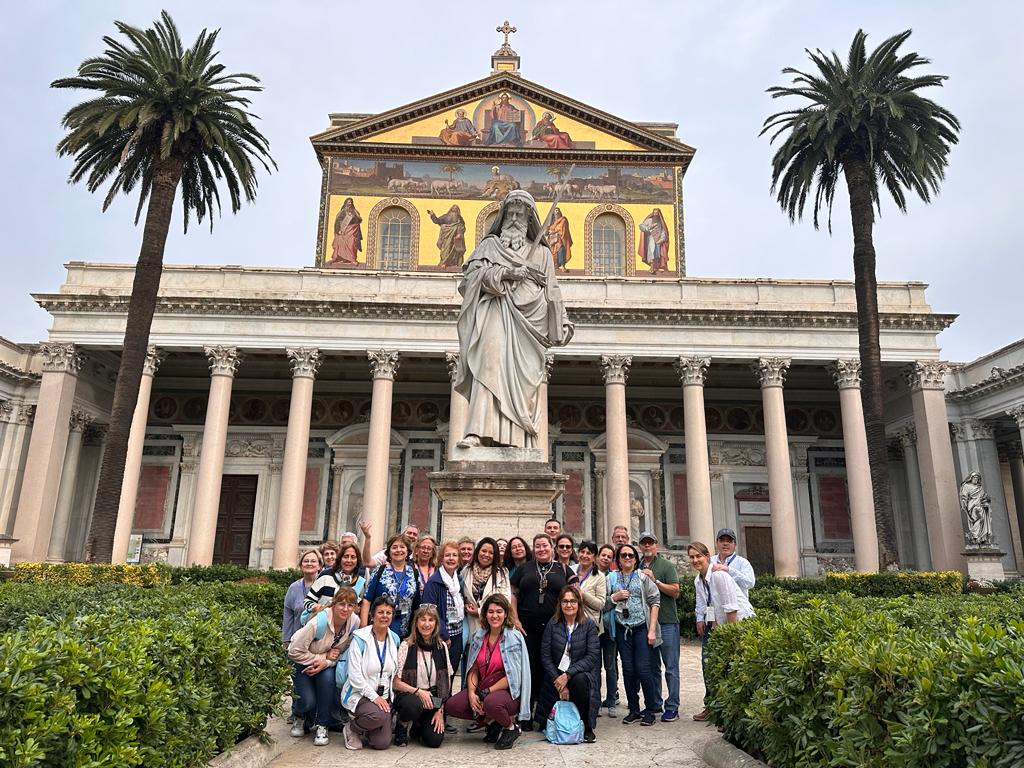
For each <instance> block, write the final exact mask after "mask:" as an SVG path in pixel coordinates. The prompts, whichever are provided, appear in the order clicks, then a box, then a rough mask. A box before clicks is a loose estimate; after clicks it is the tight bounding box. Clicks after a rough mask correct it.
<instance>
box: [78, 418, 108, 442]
mask: <svg viewBox="0 0 1024 768" xmlns="http://www.w3.org/2000/svg"><path fill="white" fill-rule="evenodd" d="M107 429H108V425H107V424H97V423H96V422H90V423H89V426H88V427H86V428H85V433H84V434H83V435H82V442H83V443H84V444H85V445H91V446H98V445H103V441H104V440H105V439H106V437H107Z"/></svg>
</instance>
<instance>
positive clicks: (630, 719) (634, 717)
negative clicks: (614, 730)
mask: <svg viewBox="0 0 1024 768" xmlns="http://www.w3.org/2000/svg"><path fill="white" fill-rule="evenodd" d="M639 720H640V713H639V712H630V713H629V714H628V715H626V716H625V717H624V718H622V724H623V725H632V724H633V723H636V722H639Z"/></svg>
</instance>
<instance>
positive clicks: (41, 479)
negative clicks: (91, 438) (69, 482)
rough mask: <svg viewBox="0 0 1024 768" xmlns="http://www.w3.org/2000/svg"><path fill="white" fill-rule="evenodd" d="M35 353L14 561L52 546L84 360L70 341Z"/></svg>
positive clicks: (36, 556) (38, 557)
mask: <svg viewBox="0 0 1024 768" xmlns="http://www.w3.org/2000/svg"><path fill="white" fill-rule="evenodd" d="M39 354H40V355H41V356H42V357H43V376H42V380H41V381H40V383H39V400H38V402H37V404H36V411H35V421H34V423H33V427H32V436H31V437H30V438H29V443H28V455H27V457H26V459H25V475H24V477H23V479H22V483H21V496H20V498H19V499H18V512H17V514H16V515H15V518H14V538H16V539H17V540H18V541H16V542H15V543H14V546H13V548H12V552H11V554H12V559H13V561H15V562H35V563H38V562H42V561H43V560H44V559H45V558H46V555H47V551H48V550H49V548H50V531H51V529H52V526H53V516H54V514H55V513H56V511H57V493H58V490H59V488H60V475H61V471H62V470H63V468H64V453H65V451H66V450H67V445H68V435H69V434H70V431H71V427H70V419H71V406H72V404H73V403H74V399H75V387H76V386H77V384H78V371H79V369H80V368H81V365H82V360H81V357H80V356H79V355H78V352H77V351H76V350H75V347H74V345H73V344H43V345H42V346H41V347H40V349H39Z"/></svg>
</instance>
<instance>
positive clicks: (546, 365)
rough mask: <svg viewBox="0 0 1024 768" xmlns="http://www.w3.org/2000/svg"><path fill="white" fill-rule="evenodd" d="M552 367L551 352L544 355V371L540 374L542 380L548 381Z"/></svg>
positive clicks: (553, 360)
mask: <svg viewBox="0 0 1024 768" xmlns="http://www.w3.org/2000/svg"><path fill="white" fill-rule="evenodd" d="M554 367H555V356H554V355H552V354H547V355H544V373H543V374H542V375H543V377H544V378H543V380H544V381H550V380H551V371H552V370H553V369H554Z"/></svg>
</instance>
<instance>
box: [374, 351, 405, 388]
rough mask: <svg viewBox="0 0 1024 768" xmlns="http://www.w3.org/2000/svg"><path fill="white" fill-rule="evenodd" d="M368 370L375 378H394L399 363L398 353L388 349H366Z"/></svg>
mask: <svg viewBox="0 0 1024 768" xmlns="http://www.w3.org/2000/svg"><path fill="white" fill-rule="evenodd" d="M366 358H367V359H368V360H369V361H370V371H371V373H373V378H375V379H392V380H393V379H394V378H395V374H396V373H397V372H398V366H399V364H400V360H399V354H398V352H395V351H393V350H389V349H375V350H367V352H366Z"/></svg>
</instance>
